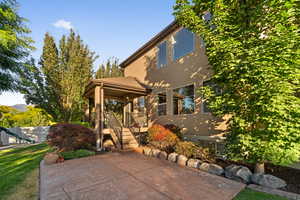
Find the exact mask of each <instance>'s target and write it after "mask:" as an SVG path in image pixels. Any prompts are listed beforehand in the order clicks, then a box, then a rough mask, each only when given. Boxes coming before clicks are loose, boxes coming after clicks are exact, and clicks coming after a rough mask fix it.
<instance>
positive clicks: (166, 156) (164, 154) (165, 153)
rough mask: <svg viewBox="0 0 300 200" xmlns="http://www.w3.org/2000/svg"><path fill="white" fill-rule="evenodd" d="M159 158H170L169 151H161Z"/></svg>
mask: <svg viewBox="0 0 300 200" xmlns="http://www.w3.org/2000/svg"><path fill="white" fill-rule="evenodd" d="M158 158H159V159H161V160H167V158H168V154H167V152H165V151H161V152H160V153H159V155H158Z"/></svg>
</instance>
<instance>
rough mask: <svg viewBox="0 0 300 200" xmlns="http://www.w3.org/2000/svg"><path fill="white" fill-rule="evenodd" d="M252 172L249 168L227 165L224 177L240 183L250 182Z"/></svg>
mask: <svg viewBox="0 0 300 200" xmlns="http://www.w3.org/2000/svg"><path fill="white" fill-rule="evenodd" d="M251 176H252V172H251V171H250V169H249V168H247V167H244V166H240V165H229V166H228V167H226V168H225V177H227V178H230V179H233V180H236V181H239V182H242V183H250V182H251Z"/></svg>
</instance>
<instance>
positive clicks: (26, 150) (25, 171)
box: [0, 144, 50, 200]
mask: <svg viewBox="0 0 300 200" xmlns="http://www.w3.org/2000/svg"><path fill="white" fill-rule="evenodd" d="M49 150H50V148H49V147H48V145H47V144H38V145H32V146H27V147H21V148H16V149H7V150H2V151H0V180H1V181H0V200H4V199H13V198H10V195H12V194H13V193H14V195H16V194H17V193H18V192H19V190H21V191H22V190H23V192H21V191H20V193H21V194H22V195H24V194H23V193H26V192H29V194H26V195H25V196H34V195H36V191H35V190H34V189H33V191H32V192H33V194H30V191H31V190H29V191H28V190H27V189H26V186H25V185H24V184H25V183H26V182H27V183H31V185H34V182H35V181H37V176H38V174H37V172H34V170H37V168H38V166H39V163H40V161H41V160H42V158H43V156H44V154H45V153H46V152H48V151H49ZM34 173H36V174H34ZM24 181H25V182H24ZM35 184H37V183H35ZM36 188H37V187H36ZM14 199H17V197H16V196H15V197H14ZM23 199H24V196H23ZM27 199H30V198H27Z"/></svg>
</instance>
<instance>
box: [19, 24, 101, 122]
mask: <svg viewBox="0 0 300 200" xmlns="http://www.w3.org/2000/svg"><path fill="white" fill-rule="evenodd" d="M96 58H97V56H95V54H94V52H91V51H90V50H89V48H88V46H86V45H85V44H84V43H83V41H82V40H81V38H80V36H79V35H78V34H75V32H74V31H73V30H71V31H70V34H69V35H68V36H67V37H66V36H63V37H62V38H61V39H60V41H59V48H58V49H57V47H56V44H55V42H54V38H53V37H52V36H50V35H49V34H48V33H46V35H45V40H44V47H43V53H42V56H41V59H40V67H35V65H34V63H31V66H32V67H31V68H32V70H31V71H28V72H27V73H26V74H24V76H23V84H22V85H23V88H22V91H23V93H24V94H25V98H26V100H27V102H29V103H32V104H35V105H38V106H40V107H41V108H43V109H44V110H46V111H47V112H48V113H49V114H51V115H52V117H53V118H54V120H55V121H59V122H72V121H79V120H81V119H82V117H83V108H84V106H85V104H86V103H87V102H86V100H85V99H83V93H84V89H85V85H86V84H87V83H88V81H89V80H90V79H91V78H92V76H93V70H92V68H93V63H94V61H95V59H96ZM34 71H35V72H36V74H37V75H38V76H37V75H35V73H34ZM30 79H33V80H34V81H33V82H32V84H30V82H29V80H30ZM41 94H42V95H41ZM44 102H47V103H46V104H45V103H44Z"/></svg>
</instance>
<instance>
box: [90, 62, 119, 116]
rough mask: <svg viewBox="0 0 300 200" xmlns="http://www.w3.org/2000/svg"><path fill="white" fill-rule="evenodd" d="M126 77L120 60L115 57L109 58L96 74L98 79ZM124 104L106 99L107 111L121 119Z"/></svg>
mask: <svg viewBox="0 0 300 200" xmlns="http://www.w3.org/2000/svg"><path fill="white" fill-rule="evenodd" d="M122 76H124V74H123V70H122V69H121V68H120V66H119V60H118V59H117V58H115V57H112V58H109V59H108V60H107V61H106V63H103V64H101V65H100V66H99V69H98V70H97V72H96V76H95V78H96V79H100V78H112V77H122ZM123 106H124V105H123V103H122V102H120V101H116V100H111V99H106V101H105V107H106V109H108V110H110V111H113V112H114V113H115V114H117V116H118V117H119V118H121V115H122V113H123Z"/></svg>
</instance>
